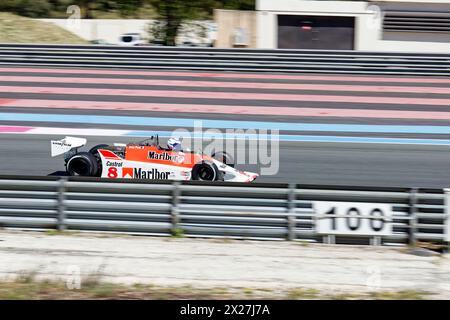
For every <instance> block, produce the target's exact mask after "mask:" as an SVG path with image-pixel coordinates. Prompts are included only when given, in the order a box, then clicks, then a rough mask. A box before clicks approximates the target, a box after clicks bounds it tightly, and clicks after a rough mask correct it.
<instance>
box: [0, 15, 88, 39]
mask: <svg viewBox="0 0 450 320" xmlns="http://www.w3.org/2000/svg"><path fill="white" fill-rule="evenodd" d="M0 43H53V44H88V43H89V42H88V41H85V40H83V39H81V38H80V37H78V36H76V35H75V34H73V33H71V32H69V31H67V30H64V29H62V28H60V27H58V26H56V25H54V24H51V23H47V22H42V21H37V20H34V19H30V18H25V17H20V16H17V15H14V14H11V13H7V12H0Z"/></svg>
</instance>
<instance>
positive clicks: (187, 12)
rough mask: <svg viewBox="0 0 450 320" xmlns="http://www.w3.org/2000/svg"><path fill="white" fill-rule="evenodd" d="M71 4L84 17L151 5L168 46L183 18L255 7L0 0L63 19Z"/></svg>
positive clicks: (142, 0) (240, 0) (249, 0)
mask: <svg viewBox="0 0 450 320" xmlns="http://www.w3.org/2000/svg"><path fill="white" fill-rule="evenodd" d="M70 5H78V6H79V7H80V9H81V17H82V18H84V19H91V18H95V17H97V16H98V14H99V13H102V14H105V13H108V12H110V13H114V14H115V17H116V18H119V17H129V16H133V15H135V14H136V13H138V12H140V11H141V10H142V9H143V8H144V7H146V6H150V7H151V8H152V9H153V10H152V11H153V12H154V14H153V15H152V16H149V17H147V18H149V19H152V18H153V19H158V20H159V23H158V24H156V25H155V27H154V28H153V30H152V32H153V33H154V35H153V37H154V38H159V39H161V40H162V42H163V44H165V45H174V44H175V38H176V36H177V34H178V31H179V29H180V27H181V25H182V23H183V22H184V21H186V20H203V19H208V18H211V16H212V13H213V10H214V9H216V8H223V9H238V10H254V7H255V0H0V11H11V12H14V13H17V14H20V15H23V16H28V17H32V18H49V17H61V18H62V17H65V16H66V9H67V7H68V6H70ZM111 17H114V15H112V16H111Z"/></svg>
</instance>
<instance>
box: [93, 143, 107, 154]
mask: <svg viewBox="0 0 450 320" xmlns="http://www.w3.org/2000/svg"><path fill="white" fill-rule="evenodd" d="M106 147H109V145H107V144H98V145H96V146H93V147H92V148H91V149H90V150H89V153H92V154H93V155H96V154H98V151H97V150H98V149H104V148H106Z"/></svg>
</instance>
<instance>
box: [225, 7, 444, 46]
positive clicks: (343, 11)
mask: <svg viewBox="0 0 450 320" xmlns="http://www.w3.org/2000/svg"><path fill="white" fill-rule="evenodd" d="M256 19H257V24H256V39H257V41H256V47H258V48H267V49H275V48H291V49H348V50H363V51H387V52H395V51H402V52H428V53H450V1H447V0H446V1H444V0H432V1H418V0H410V1H407V0H397V1H393V0H389V1H371V2H361V1H353V2H352V1H306V0H305V1H303V0H257V2H256ZM219 29H220V26H219Z"/></svg>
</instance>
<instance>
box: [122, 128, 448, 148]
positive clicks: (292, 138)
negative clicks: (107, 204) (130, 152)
mask: <svg viewBox="0 0 450 320" xmlns="http://www.w3.org/2000/svg"><path fill="white" fill-rule="evenodd" d="M156 134H157V135H159V136H160V137H163V138H166V137H167V138H168V137H172V136H174V133H173V131H131V132H129V133H128V134H126V136H130V137H150V136H152V135H156ZM176 136H178V137H184V138H187V137H190V138H196V139H211V138H221V139H248V140H252V139H255V138H259V137H258V135H243V134H231V135H226V134H217V133H216V134H210V133H206V132H204V133H197V134H195V133H185V134H183V133H179V134H177V135H176ZM263 138H264V136H263ZM265 138H267V139H270V138H271V135H268V136H265ZM278 139H279V141H285V142H333V143H339V142H342V143H383V144H409V145H417V144H419V145H443V146H450V140H442V139H402V138H369V137H340V136H310V135H287V134H282V135H279V136H278Z"/></svg>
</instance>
